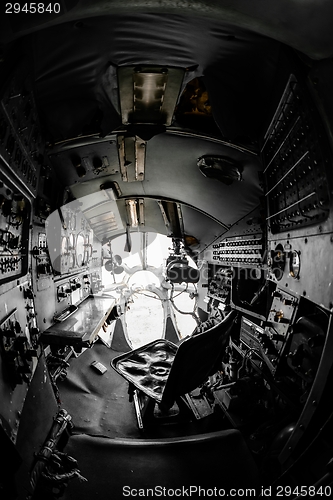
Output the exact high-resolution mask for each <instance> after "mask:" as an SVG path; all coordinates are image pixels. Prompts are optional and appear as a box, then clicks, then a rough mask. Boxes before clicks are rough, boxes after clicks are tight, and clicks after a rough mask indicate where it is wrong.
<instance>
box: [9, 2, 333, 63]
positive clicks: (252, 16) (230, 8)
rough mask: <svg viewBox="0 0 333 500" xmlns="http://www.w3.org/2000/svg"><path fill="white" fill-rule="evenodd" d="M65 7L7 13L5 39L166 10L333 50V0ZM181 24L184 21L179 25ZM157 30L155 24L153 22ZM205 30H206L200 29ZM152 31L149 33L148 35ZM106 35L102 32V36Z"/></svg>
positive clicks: (316, 54)
mask: <svg viewBox="0 0 333 500" xmlns="http://www.w3.org/2000/svg"><path fill="white" fill-rule="evenodd" d="M58 5H59V12H53V13H47V14H46V15H45V14H44V15H42V14H39V15H37V16H31V15H26V14H24V13H22V14H17V15H12V16H10V15H6V16H5V15H3V16H2V23H1V35H0V40H1V41H2V42H4V43H6V42H8V41H11V40H13V39H15V38H16V37H18V36H22V35H25V34H27V33H31V32H34V31H36V30H40V29H43V27H44V26H52V25H57V24H59V23H63V22H70V23H73V22H75V21H77V20H84V19H86V18H88V17H96V16H107V15H111V16H115V15H118V14H119V13H125V14H126V15H127V14H128V13H129V14H131V15H133V16H136V17H138V16H139V15H140V14H141V12H151V13H158V14H162V15H166V14H168V15H177V16H178V18H179V19H181V17H182V16H187V17H188V16H191V17H192V18H199V19H200V21H202V20H203V19H204V18H210V19H215V20H216V21H217V22H218V23H221V22H222V23H230V24H233V25H236V26H239V27H242V28H245V29H248V30H251V31H253V32H255V33H258V34H262V35H265V36H269V37H271V38H273V39H275V40H278V41H280V42H282V43H284V44H286V45H289V46H291V47H293V48H295V49H297V50H299V51H301V52H303V53H304V54H307V55H308V56H309V57H311V58H313V59H323V58H327V57H330V56H331V55H332V53H333V37H332V29H331V20H332V16H333V4H332V2H331V0H321V1H320V2H318V0H307V1H306V2H302V1H299V0H292V1H291V0H280V1H279V2H265V1H262V0H252V1H251V2H248V1H247V0H233V2H232V3H230V2H229V1H226V0H211V1H209V2H207V1H206V0H192V1H191V2H170V1H169V0H150V1H149V2H146V1H145V0H127V1H126V2H124V1H122V0H112V1H110V0H60V1H59V2H58ZM179 27H180V28H181V26H179ZM151 28H152V29H153V25H151ZM199 33H200V32H199ZM148 34H149V31H148V32H147V33H145V35H148ZM102 38H103V34H102V33H101V39H102Z"/></svg>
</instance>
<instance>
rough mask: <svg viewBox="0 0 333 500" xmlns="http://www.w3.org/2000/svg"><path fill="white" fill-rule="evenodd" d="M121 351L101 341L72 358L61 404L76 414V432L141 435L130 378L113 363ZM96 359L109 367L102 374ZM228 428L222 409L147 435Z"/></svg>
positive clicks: (188, 432)
mask: <svg viewBox="0 0 333 500" xmlns="http://www.w3.org/2000/svg"><path fill="white" fill-rule="evenodd" d="M117 355H119V352H118V351H115V350H113V349H109V348H108V347H107V346H106V345H104V344H102V343H100V342H99V341H97V342H96V343H95V344H94V345H93V347H92V348H90V349H87V350H86V351H85V352H83V353H82V354H81V355H80V356H79V357H78V358H72V359H71V361H70V367H69V368H68V372H67V373H68V375H67V378H66V379H65V380H64V381H62V382H60V381H58V388H59V392H60V400H61V406H62V407H63V408H65V409H66V410H67V411H68V412H69V414H70V415H71V416H72V419H73V423H74V429H73V432H74V433H75V434H89V435H91V436H105V437H108V438H123V437H124V438H141V437H143V435H142V432H140V431H139V429H138V427H137V422H136V416H135V410H134V405H133V403H130V402H129V397H128V382H127V381H126V380H125V379H123V378H122V377H121V376H120V375H119V374H118V373H117V372H115V371H114V370H113V369H112V368H111V366H110V361H111V360H112V359H113V357H115V356H117ZM93 361H98V362H100V363H102V364H103V365H104V366H105V367H106V368H107V371H106V372H105V373H104V374H103V375H100V374H99V373H97V372H96V371H95V370H93V368H92V367H91V363H92V362H93ZM223 428H224V420H223V417H222V415H221V414H220V413H218V414H215V413H213V414H212V415H209V416H207V417H205V418H203V419H201V420H198V421H193V422H187V423H182V424H177V425H169V426H156V428H155V427H152V428H151V429H150V428H149V429H147V430H146V431H145V434H144V437H145V438H147V437H152V438H155V437H177V436H186V435H193V434H198V433H205V432H212V431H216V430H220V429H223Z"/></svg>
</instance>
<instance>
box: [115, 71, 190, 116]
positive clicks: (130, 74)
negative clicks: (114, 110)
mask: <svg viewBox="0 0 333 500" xmlns="http://www.w3.org/2000/svg"><path fill="white" fill-rule="evenodd" d="M184 73H185V70H184V69H181V68H167V67H161V66H160V67H159V66H125V67H120V68H118V85H119V96H120V107H121V119H122V123H123V124H124V125H128V124H158V125H165V126H169V125H171V122H172V117H173V114H174V110H175V106H176V104H177V100H178V96H179V93H180V89H181V85H182V82H183V78H184Z"/></svg>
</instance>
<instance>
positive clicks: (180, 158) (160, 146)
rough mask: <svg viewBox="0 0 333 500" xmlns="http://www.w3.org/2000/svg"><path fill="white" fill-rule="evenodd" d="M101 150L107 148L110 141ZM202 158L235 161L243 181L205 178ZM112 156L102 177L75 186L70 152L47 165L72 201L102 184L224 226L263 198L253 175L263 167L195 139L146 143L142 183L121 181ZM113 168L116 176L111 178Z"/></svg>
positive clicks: (170, 138) (161, 138)
mask: <svg viewBox="0 0 333 500" xmlns="http://www.w3.org/2000/svg"><path fill="white" fill-rule="evenodd" d="M100 147H101V148H102V146H101V145H100ZM114 147H116V146H115V145H114ZM105 148H106V149H107V148H110V144H109V142H108V143H107V144H106V146H105ZM76 151H77V149H76ZM100 154H101V155H102V150H101V152H100ZM205 154H210V155H221V156H228V157H231V158H233V159H234V160H236V161H238V162H239V163H240V164H241V165H242V167H243V172H242V181H240V182H234V183H233V184H231V185H225V184H224V183H222V182H219V181H217V180H216V179H210V178H207V177H204V176H203V175H202V174H201V172H200V170H199V168H198V166H197V159H198V158H199V157H200V156H202V155H205ZM113 157H114V159H115V160H114V161H115V163H114V164H112V163H111V164H110V165H109V167H108V169H106V170H105V171H104V172H103V176H101V175H99V176H98V177H96V175H94V174H93V173H92V172H87V175H86V177H84V178H83V181H84V180H85V179H86V178H87V181H89V182H85V181H84V182H75V181H77V174H76V172H75V168H74V167H73V165H72V164H71V161H70V159H69V158H70V152H69V151H64V153H58V154H57V155H55V156H54V157H53V156H52V157H51V160H52V162H53V164H54V166H55V168H56V169H57V171H58V172H59V174H60V175H61V178H62V179H63V180H64V182H66V183H67V185H69V186H70V189H71V192H72V194H73V195H74V196H75V198H81V197H83V196H87V195H90V194H92V193H97V192H100V189H101V186H102V185H103V184H105V183H107V182H116V183H117V185H118V186H119V188H120V191H121V198H130V197H150V198H161V199H170V200H175V201H178V202H181V203H184V204H186V205H189V206H193V207H196V208H197V209H198V210H199V211H201V212H203V213H206V214H207V215H209V216H210V217H212V218H213V219H216V220H218V221H220V222H221V223H222V224H224V225H226V226H230V225H232V224H234V223H235V222H237V221H238V220H239V219H241V218H243V217H244V216H245V215H246V214H248V213H249V212H251V211H252V210H253V209H254V208H255V207H256V206H257V205H258V199H259V196H260V195H261V194H262V190H261V187H260V185H259V175H258V174H259V172H260V170H261V169H262V166H261V164H260V162H259V160H258V158H257V156H256V155H253V154H250V153H243V152H241V151H239V150H237V149H235V148H231V147H227V146H225V145H222V144H218V143H214V142H211V141H206V140H203V139H198V138H195V137H182V136H177V135H174V134H167V133H166V134H159V135H157V136H155V137H153V138H152V139H150V140H149V141H148V144H147V151H146V167H145V180H144V182H122V180H121V175H120V173H119V165H118V160H117V157H116V155H114V156H113ZM116 169H118V173H112V172H114V171H115V170H116ZM110 173H112V174H111V175H110Z"/></svg>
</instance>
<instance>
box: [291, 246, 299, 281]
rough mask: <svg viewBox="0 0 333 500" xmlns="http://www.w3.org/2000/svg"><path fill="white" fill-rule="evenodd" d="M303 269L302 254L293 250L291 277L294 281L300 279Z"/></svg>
mask: <svg viewBox="0 0 333 500" xmlns="http://www.w3.org/2000/svg"><path fill="white" fill-rule="evenodd" d="M300 268H301V258H300V252H297V251H296V250H293V251H292V252H290V253H289V276H291V277H292V278H294V279H297V278H299V272H300Z"/></svg>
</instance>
